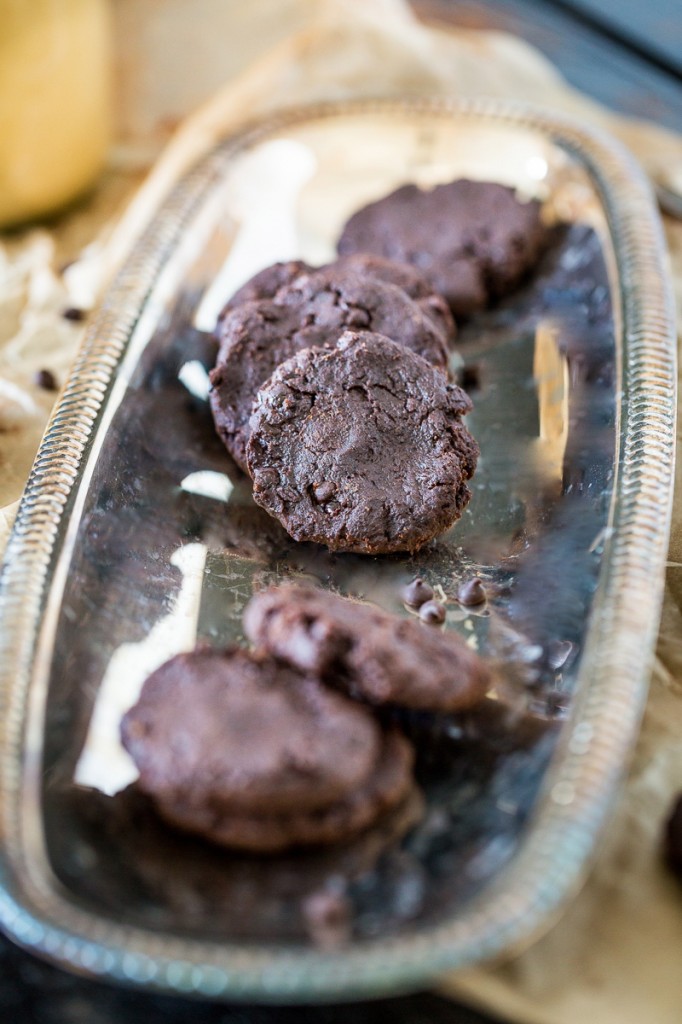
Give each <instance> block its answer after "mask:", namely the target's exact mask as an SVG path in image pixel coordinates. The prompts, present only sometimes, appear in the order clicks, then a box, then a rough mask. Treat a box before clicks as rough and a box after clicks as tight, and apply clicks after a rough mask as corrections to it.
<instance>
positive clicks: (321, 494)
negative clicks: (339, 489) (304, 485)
mask: <svg viewBox="0 0 682 1024" xmlns="http://www.w3.org/2000/svg"><path fill="white" fill-rule="evenodd" d="M313 494H314V496H315V501H316V502H317V504H318V505H324V503H325V502H327V501H329V500H330V499H331V498H333V497H334V495H335V494H336V484H333V483H332V482H331V480H325V481H323V483H321V484H315V486H314V488H313Z"/></svg>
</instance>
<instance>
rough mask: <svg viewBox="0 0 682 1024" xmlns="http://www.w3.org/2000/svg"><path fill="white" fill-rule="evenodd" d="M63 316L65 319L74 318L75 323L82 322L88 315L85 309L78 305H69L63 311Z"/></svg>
mask: <svg viewBox="0 0 682 1024" xmlns="http://www.w3.org/2000/svg"><path fill="white" fill-rule="evenodd" d="M62 316H63V317H64V319H65V320H72V321H73V322H74V323H77V324H79V323H81V322H82V321H83V320H85V317H86V316H87V314H86V312H85V310H84V309H79V308H78V306H69V307H68V308H67V309H65V310H63V311H62Z"/></svg>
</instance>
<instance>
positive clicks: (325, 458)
mask: <svg viewBox="0 0 682 1024" xmlns="http://www.w3.org/2000/svg"><path fill="white" fill-rule="evenodd" d="M470 409H471V402H470V401H469V398H468V397H467V396H466V394H465V393H464V392H463V391H462V390H461V388H459V387H457V385H455V384H448V383H447V381H446V380H445V378H444V377H443V375H442V374H441V373H439V372H438V371H437V370H435V369H434V368H433V367H432V366H430V365H429V364H428V363H427V362H426V361H425V360H424V359H422V358H421V357H420V356H418V355H416V354H414V353H413V352H409V351H407V350H406V349H404V348H402V347H401V346H400V345H396V344H395V343H394V342H393V341H391V340H389V339H388V338H385V337H382V336H381V335H378V334H370V333H367V332H353V331H347V332H346V333H345V334H344V335H343V336H342V337H341V339H340V340H339V342H338V345H337V347H336V348H335V349H332V350H330V351H328V350H324V349H308V350H306V351H303V352H300V353H298V355H296V356H294V357H293V358H292V359H289V360H288V361H287V362H286V363H284V364H283V365H282V366H280V367H279V368H278V369H277V370H276V371H275V373H274V374H273V375H272V377H271V378H270V380H269V381H268V383H267V384H266V385H265V386H264V387H263V388H262V389H261V390H260V392H259V393H258V399H257V402H256V404H255V406H254V413H253V416H252V417H251V437H250V440H249V443H248V447H247V458H248V466H249V472H250V474H251V476H252V478H253V483H254V488H253V495H254V498H255V500H256V502H257V503H258V504H259V505H262V506H263V508H265V510H266V511H267V512H269V513H270V514H271V515H273V516H275V518H277V519H279V521H280V522H281V523H282V525H283V526H284V528H285V529H286V530H287V531H288V533H289V534H290V535H291V536H292V537H293V538H294V539H295V540H298V541H316V542H318V543H321V544H326V545H327V547H329V548H331V549H332V550H335V551H358V552H364V553H366V554H382V553H386V552H391V551H416V550H418V549H419V548H420V547H422V546H423V545H424V544H426V543H427V542H428V541H430V540H432V539H433V538H434V537H436V536H438V534H440V533H443V531H444V530H447V529H448V527H450V526H451V525H452V524H453V523H454V522H455V520H456V519H458V518H459V516H460V515H461V513H462V510H463V509H464V507H465V505H466V504H467V502H468V500H469V498H470V496H471V495H470V491H469V489H468V487H467V481H468V480H469V479H470V477H471V476H472V475H473V472H474V469H475V467H476V460H477V458H478V445H477V444H476V442H475V440H474V439H473V437H472V436H471V434H469V432H468V431H467V429H466V428H465V426H464V425H463V423H462V415H463V414H464V413H466V412H468V411H469V410H470Z"/></svg>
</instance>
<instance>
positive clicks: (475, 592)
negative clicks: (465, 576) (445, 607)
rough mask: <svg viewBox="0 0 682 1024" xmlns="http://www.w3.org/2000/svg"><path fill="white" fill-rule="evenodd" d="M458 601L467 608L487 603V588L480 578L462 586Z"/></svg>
mask: <svg viewBox="0 0 682 1024" xmlns="http://www.w3.org/2000/svg"><path fill="white" fill-rule="evenodd" d="M457 600H458V601H459V603H460V604H463V605H464V606H465V607H467V608H469V607H474V605H477V604H483V603H484V602H485V588H484V586H483V584H482V583H481V581H480V580H479V578H478V576H474V578H473V579H471V580H467V581H466V583H463V584H462V585H461V587H460V588H459V590H458V591H457Z"/></svg>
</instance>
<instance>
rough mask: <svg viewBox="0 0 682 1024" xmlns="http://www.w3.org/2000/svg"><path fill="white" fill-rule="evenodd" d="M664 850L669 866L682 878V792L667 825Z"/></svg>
mask: <svg viewBox="0 0 682 1024" xmlns="http://www.w3.org/2000/svg"><path fill="white" fill-rule="evenodd" d="M663 852H664V856H665V859H666V862H667V864H668V867H669V868H670V869H671V870H672V871H674V872H675V874H676V875H677V876H678V877H679V878H680V879H682V793H680V794H678V795H677V797H676V798H675V803H674V804H673V808H672V812H671V814H670V817H669V818H668V820H667V822H666V825H665V833H664V837H663Z"/></svg>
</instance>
